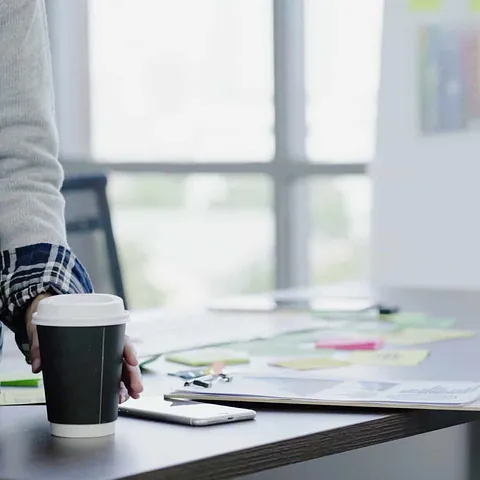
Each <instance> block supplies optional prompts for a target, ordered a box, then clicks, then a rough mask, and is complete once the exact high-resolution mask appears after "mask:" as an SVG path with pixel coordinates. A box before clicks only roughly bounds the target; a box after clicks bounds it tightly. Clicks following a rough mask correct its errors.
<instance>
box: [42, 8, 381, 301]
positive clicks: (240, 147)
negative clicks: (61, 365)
mask: <svg viewBox="0 0 480 480" xmlns="http://www.w3.org/2000/svg"><path fill="white" fill-rule="evenodd" d="M72 5H73V2H64V1H63V0H49V11H50V14H51V13H52V12H53V13H54V14H53V16H52V22H53V23H55V22H57V24H60V25H62V26H64V25H69V28H65V27H63V28H59V29H57V35H54V36H53V38H54V39H56V40H57V41H59V39H60V40H62V39H63V43H62V44H61V45H62V48H58V49H55V48H53V53H54V55H53V58H54V63H55V62H59V63H60V62H61V64H62V65H64V64H68V62H69V61H70V62H71V59H72V58H74V59H75V60H76V61H80V62H84V64H83V67H78V66H76V67H75V69H73V68H72V69H71V70H72V71H71V72H70V73H68V72H69V69H67V68H63V69H58V72H59V73H57V78H56V81H57V90H58V93H59V96H57V103H59V104H60V105H63V108H62V112H64V113H65V112H67V113H68V115H70V114H71V112H73V115H74V116H75V115H77V110H78V109H79V106H80V109H81V105H82V102H77V103H76V104H75V107H76V108H75V109H72V108H69V105H70V103H69V102H72V98H76V97H75V96H74V92H75V88H77V87H76V85H77V84H81V82H76V83H75V82H73V79H74V73H75V72H78V71H79V69H80V68H82V69H84V70H85V71H89V74H90V85H89V88H88V87H87V88H85V87H84V88H85V90H86V92H85V91H82V96H81V98H82V101H83V99H85V100H86V101H85V103H86V104H87V106H86V107H85V109H84V111H83V117H82V119H81V120H78V119H76V121H71V122H70V123H69V125H67V126H66V127H65V126H64V128H63V133H62V135H63V137H64V138H63V145H64V149H65V150H67V151H69V152H70V151H71V150H72V148H71V149H68V148H66V147H68V145H67V146H66V145H65V143H68V142H69V136H68V135H65V132H66V131H67V134H68V129H70V130H71V131H75V129H77V128H78V123H79V122H80V123H81V126H82V132H89V138H88V141H87V142H83V143H85V144H87V146H88V145H89V148H90V154H89V155H87V157H90V158H86V159H85V160H81V161H79V162H77V165H76V166H77V168H78V167H80V168H81V169H82V170H83V171H85V170H88V169H89V168H102V169H103V168H105V169H107V170H109V171H110V172H112V173H111V181H110V190H109V195H110V200H111V207H112V212H113V221H114V228H115V232H116V238H117V243H118V244H119V248H120V254H121V259H122V264H123V269H124V273H125V283H126V286H127V293H128V295H129V301H130V303H131V304H132V305H133V306H134V307H146V306H153V305H159V304H168V305H196V304H202V303H204V302H205V301H208V300H209V299H210V298H212V297H215V296H219V295H227V294H232V293H241V292H254V291H261V290H266V289H270V288H276V287H289V286H302V285H305V284H306V283H308V282H314V283H322V284H325V283H331V282H337V281H345V280H357V279H358V280H361V279H363V278H365V277H366V275H367V252H368V240H369V208H370V183H369V180H368V178H367V177H366V167H367V164H368V162H369V160H370V158H371V157H372V156H373V155H374V153H375V152H374V150H375V136H376V131H375V130H376V129H375V123H376V102H377V90H378V84H379V70H380V40H381V28H382V14H383V11H382V7H383V2H382V0H362V1H359V2H352V1H351V0H291V1H290V0H201V1H199V0H176V1H171V0H101V1H97V0H89V1H88V2H75V9H73V7H72ZM82 5H83V7H82ZM82 9H83V10H82ZM82 11H83V13H82ZM55 12H56V14H55ZM81 15H83V19H82V22H80V21H79V20H80V18H79V17H80V16H81ZM68 19H69V21H68V22H66V20H68ZM52 22H51V23H52ZM77 25H88V28H85V29H83V28H77ZM54 27H55V25H54ZM59 32H60V33H59ZM72 32H73V33H72ZM68 35H71V36H72V35H73V36H76V37H75V38H77V37H81V36H82V35H84V36H86V37H87V38H85V39H83V40H84V41H79V40H78V38H77V41H76V42H73V41H70V38H68ZM82 38H83V37H82ZM68 75H71V77H72V78H70V80H69V78H68ZM83 83H85V82H83ZM58 84H60V85H63V86H64V87H65V85H67V86H69V87H70V88H58ZM72 85H73V87H72ZM78 88H80V87H78ZM81 113H82V112H81ZM78 115H79V116H80V114H78ZM64 117H66V118H67V120H68V116H66V115H64ZM82 122H83V123H82ZM64 123H68V122H67V121H65V120H64ZM61 132H62V129H61ZM72 137H74V135H73V136H72ZM82 153H83V152H82ZM77 156H81V155H80V154H78V155H77ZM73 157H75V155H73ZM84 157H85V156H83V158H84ZM93 162H95V164H96V165H95V167H92V164H93Z"/></svg>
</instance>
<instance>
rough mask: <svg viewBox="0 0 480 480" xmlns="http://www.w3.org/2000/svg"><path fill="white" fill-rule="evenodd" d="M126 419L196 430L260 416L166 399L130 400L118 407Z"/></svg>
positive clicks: (247, 411) (240, 410)
mask: <svg viewBox="0 0 480 480" xmlns="http://www.w3.org/2000/svg"><path fill="white" fill-rule="evenodd" d="M118 411H119V413H120V414H122V415H126V416H131V417H139V418H146V419H150V420H162V421H167V422H174V423H183V424H185V425H192V426H195V427H203V426H207V425H217V424H220V423H231V422H239V421H242V420H253V419H254V418H255V415H256V412H255V411H254V410H250V409H246V408H236V407H225V406H222V405H215V404H211V403H200V402H191V401H188V400H164V399H163V397H160V396H158V397H156V396H155V397H154V396H152V397H141V398H140V399H138V400H133V399H130V400H128V401H127V402H125V403H123V404H122V405H120V406H119V407H118Z"/></svg>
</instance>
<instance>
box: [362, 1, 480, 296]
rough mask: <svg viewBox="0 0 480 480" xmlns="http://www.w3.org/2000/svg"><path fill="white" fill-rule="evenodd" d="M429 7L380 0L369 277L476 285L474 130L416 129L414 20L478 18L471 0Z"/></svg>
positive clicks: (479, 238)
mask: <svg viewBox="0 0 480 480" xmlns="http://www.w3.org/2000/svg"><path fill="white" fill-rule="evenodd" d="M443 3H444V8H443V9H442V10H441V11H440V12H439V13H434V14H412V12H410V11H409V10H408V4H409V2H408V1H406V0H388V1H386V2H385V24H384V39H383V53H382V57H383V58H382V71H381V72H382V73H381V87H380V96H379V112H378V133H377V154H376V158H375V161H374V163H373V165H372V168H371V174H372V178H373V215H372V278H373V281H374V282H375V283H376V284H379V285H390V286H400V287H427V288H451V289H474V290H478V289H480V268H479V267H480V255H479V254H478V248H479V245H480V222H479V221H478V220H477V206H478V205H480V188H479V183H480V133H471V132H470V133H468V132H467V133H453V134H444V135H437V136H431V137H425V136H422V135H421V133H420V127H419V117H418V113H417V101H418V93H417V90H418V88H417V81H416V78H417V57H416V53H417V50H416V38H417V28H418V27H419V26H420V25H423V24H425V23H426V22H435V23H441V24H447V25H448V24H451V23H453V24H454V25H455V24H463V23H464V22H466V24H472V23H473V24H475V23H476V24H479V23H480V16H479V15H473V14H472V13H471V12H469V2H468V1H461V2H459V1H458V0H444V2H443Z"/></svg>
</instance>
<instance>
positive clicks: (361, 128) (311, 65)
mask: <svg viewBox="0 0 480 480" xmlns="http://www.w3.org/2000/svg"><path fill="white" fill-rule="evenodd" d="M305 5H306V11H305V20H306V24H305V45H306V83H307V95H308V102H307V119H308V137H307V153H308V156H309V157H310V158H311V159H312V160H313V161H316V162H317V161H327V162H332V161H333V162H342V161H343V162H365V161H368V160H369V159H370V158H372V157H373V155H374V150H375V123H376V110H377V90H378V83H379V75H380V40H381V27H382V13H383V1H382V0H361V1H352V0H327V1H322V0H306V4H305ZM346 139H348V141H346Z"/></svg>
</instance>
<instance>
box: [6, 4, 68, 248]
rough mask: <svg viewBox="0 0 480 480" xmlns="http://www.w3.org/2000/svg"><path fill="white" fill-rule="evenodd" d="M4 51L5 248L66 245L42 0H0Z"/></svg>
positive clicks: (50, 74) (47, 43)
mask: <svg viewBox="0 0 480 480" xmlns="http://www.w3.org/2000/svg"><path fill="white" fill-rule="evenodd" d="M64 1H71V0H64ZM74 1H75V0H74ZM0 49H1V53H0V250H7V249H13V248H17V247H21V246H24V245H31V244H36V243H41V242H46V243H51V244H60V245H66V239H65V237H66V235H65V226H64V223H65V222H64V201H63V198H62V195H61V194H60V187H61V183H62V181H63V172H62V169H61V166H60V164H59V162H58V159H57V156H58V140H57V132H56V128H55V119H54V97H53V86H52V72H51V59H50V49H49V41H48V35H47V25H46V13H45V5H44V2H43V0H0Z"/></svg>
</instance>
